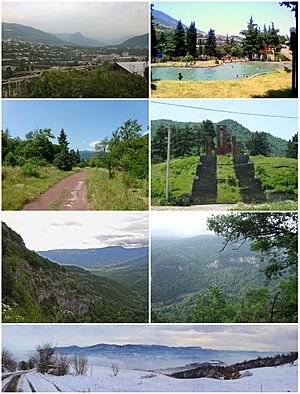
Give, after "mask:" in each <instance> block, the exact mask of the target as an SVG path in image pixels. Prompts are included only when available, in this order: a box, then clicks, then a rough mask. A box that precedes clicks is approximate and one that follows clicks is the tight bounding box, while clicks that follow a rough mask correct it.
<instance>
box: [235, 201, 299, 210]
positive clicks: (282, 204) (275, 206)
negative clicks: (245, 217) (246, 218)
mask: <svg viewBox="0 0 300 394" xmlns="http://www.w3.org/2000/svg"><path fill="white" fill-rule="evenodd" d="M231 210H232V211H298V203H297V201H278V202H267V203H264V204H243V203H239V204H237V205H236V206H235V208H233V209H231Z"/></svg>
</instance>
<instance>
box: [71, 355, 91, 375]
mask: <svg viewBox="0 0 300 394" xmlns="http://www.w3.org/2000/svg"><path fill="white" fill-rule="evenodd" d="M71 363H72V366H73V368H74V371H75V373H76V375H86V373H87V371H88V367H89V363H88V358H87V357H86V356H84V355H83V354H75V355H74V356H73V357H72V360H71Z"/></svg>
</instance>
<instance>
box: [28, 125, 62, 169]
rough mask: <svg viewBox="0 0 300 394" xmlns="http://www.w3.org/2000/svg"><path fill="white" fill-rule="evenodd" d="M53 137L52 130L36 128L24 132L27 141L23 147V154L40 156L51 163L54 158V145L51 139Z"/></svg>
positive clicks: (32, 156) (33, 156) (29, 156)
mask: <svg viewBox="0 0 300 394" xmlns="http://www.w3.org/2000/svg"><path fill="white" fill-rule="evenodd" d="M53 138H54V135H53V134H52V130H51V129H49V128H46V129H36V130H34V131H30V132H29V133H27V134H26V140H27V143H26V144H25V145H24V148H23V152H22V153H23V155H24V157H25V158H26V159H28V158H40V159H44V160H46V162H48V163H52V162H53V159H54V147H53V143H52V141H51V139H53Z"/></svg>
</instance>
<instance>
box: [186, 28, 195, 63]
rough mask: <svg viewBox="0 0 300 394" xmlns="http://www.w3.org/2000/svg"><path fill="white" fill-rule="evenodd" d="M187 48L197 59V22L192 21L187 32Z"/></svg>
mask: <svg viewBox="0 0 300 394" xmlns="http://www.w3.org/2000/svg"><path fill="white" fill-rule="evenodd" d="M186 48H187V52H188V54H189V55H191V56H193V58H194V59H195V58H196V55H197V29H196V27H195V22H191V24H190V27H189V28H188V30H187V32H186Z"/></svg>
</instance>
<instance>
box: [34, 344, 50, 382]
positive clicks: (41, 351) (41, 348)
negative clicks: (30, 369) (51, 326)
mask: <svg viewBox="0 0 300 394" xmlns="http://www.w3.org/2000/svg"><path fill="white" fill-rule="evenodd" d="M36 352H37V354H36V370H37V371H38V372H40V373H42V374H45V373H48V372H49V371H50V370H51V369H52V368H53V367H54V357H53V355H54V348H53V346H52V343H50V342H48V343H43V344H42V345H38V346H37V347H36Z"/></svg>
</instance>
